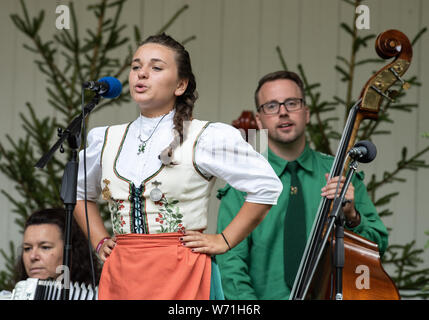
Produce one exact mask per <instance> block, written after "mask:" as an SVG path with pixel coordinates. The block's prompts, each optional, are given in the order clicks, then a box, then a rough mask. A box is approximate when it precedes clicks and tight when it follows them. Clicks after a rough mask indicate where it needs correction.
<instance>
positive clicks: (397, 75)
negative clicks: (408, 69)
mask: <svg viewBox="0 0 429 320" xmlns="http://www.w3.org/2000/svg"><path fill="white" fill-rule="evenodd" d="M389 70H390V72H392V73H393V75H394V76H395V77H396V79H398V80H399V81H401V83H402V89H404V90H408V89H409V88H410V87H411V85H410V84H409V83H408V82H406V81H405V80H404V79H402V78H401V76H400V75H399V74H398V73H397V72H396V70H395V69H394V68H389Z"/></svg>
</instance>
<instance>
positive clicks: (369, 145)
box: [354, 140, 377, 163]
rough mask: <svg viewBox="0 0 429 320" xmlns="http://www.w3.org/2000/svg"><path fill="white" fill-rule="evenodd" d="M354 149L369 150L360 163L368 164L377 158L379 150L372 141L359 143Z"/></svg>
mask: <svg viewBox="0 0 429 320" xmlns="http://www.w3.org/2000/svg"><path fill="white" fill-rule="evenodd" d="M354 147H364V148H365V149H366V150H367V152H366V154H365V155H364V156H363V157H361V158H360V159H359V162H362V163H368V162H371V161H372V160H374V159H375V157H376V156H377V148H376V147H375V145H374V144H373V143H372V142H371V141H368V140H362V141H359V142H357V143H356V144H355V145H354Z"/></svg>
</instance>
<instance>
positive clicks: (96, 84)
mask: <svg viewBox="0 0 429 320" xmlns="http://www.w3.org/2000/svg"><path fill="white" fill-rule="evenodd" d="M82 87H83V88H84V89H88V90H91V91H94V92H96V93H97V94H99V95H101V96H102V97H105V98H116V97H117V96H119V95H120V94H121V92H122V84H121V82H120V81H119V80H118V79H116V78H114V77H103V78H101V79H99V80H98V81H85V82H84V83H83V84H82Z"/></svg>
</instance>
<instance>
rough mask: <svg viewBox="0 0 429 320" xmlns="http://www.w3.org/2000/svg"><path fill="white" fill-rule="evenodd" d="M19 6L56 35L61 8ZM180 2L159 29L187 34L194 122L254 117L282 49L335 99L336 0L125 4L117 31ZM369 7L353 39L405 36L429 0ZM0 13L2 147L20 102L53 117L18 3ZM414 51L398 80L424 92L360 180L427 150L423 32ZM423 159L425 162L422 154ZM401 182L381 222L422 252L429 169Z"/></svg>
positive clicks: (428, 37) (359, 78)
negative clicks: (409, 80)
mask: <svg viewBox="0 0 429 320" xmlns="http://www.w3.org/2000/svg"><path fill="white" fill-rule="evenodd" d="M26 2H27V5H28V10H29V14H30V16H34V15H35V14H36V13H38V12H39V10H40V9H43V10H45V13H46V16H45V22H44V24H43V26H42V30H41V35H42V36H43V37H44V38H45V39H47V38H49V37H52V36H53V35H54V34H59V33H61V32H62V30H59V29H58V28H57V27H56V19H57V18H58V16H59V14H56V12H55V10H56V8H57V6H59V5H67V4H68V1H54V0H32V1H26ZM91 2H94V1H74V6H75V9H76V13H77V19H78V23H79V28H80V30H81V31H83V30H85V29H87V28H89V29H92V30H95V29H96V21H95V18H94V17H93V16H92V14H90V13H89V12H88V10H87V9H86V6H87V4H88V3H91ZM185 4H188V5H189V8H188V9H187V10H185V12H184V13H183V14H182V15H181V16H180V17H179V18H178V19H177V21H175V22H174V23H173V25H172V26H171V27H170V28H169V29H168V31H167V32H168V33H169V34H171V35H173V36H174V37H175V38H177V39H179V40H184V39H186V38H188V37H190V36H195V39H194V40H192V41H190V42H188V44H187V48H188V50H189V52H190V54H191V58H192V63H193V68H194V71H195V74H196V78H197V83H198V92H199V95H200V98H199V99H198V101H197V104H196V107H195V116H196V118H198V119H205V120H211V121H221V122H225V123H231V122H232V121H233V120H234V119H236V118H237V117H239V115H240V114H241V112H242V111H243V110H253V108H254V105H253V92H254V90H255V87H256V83H257V81H258V79H259V78H260V77H261V76H263V75H264V74H266V73H268V72H271V71H274V70H278V69H281V68H282V65H281V63H280V60H279V57H278V54H277V52H276V46H279V47H280V48H281V50H282V52H283V54H284V57H285V59H286V62H287V65H288V68H289V69H290V70H296V67H297V65H298V64H302V65H303V67H304V69H305V72H306V75H307V77H308V80H309V81H310V82H311V83H320V84H321V94H322V96H321V99H329V100H332V97H333V96H334V95H338V96H341V97H344V95H345V91H346V87H345V84H344V83H343V82H342V81H341V76H340V75H339V73H338V72H336V70H335V69H334V66H335V65H336V64H337V63H338V60H337V56H345V57H349V55H350V48H351V46H350V37H349V36H348V35H347V34H346V33H345V31H344V30H343V29H341V28H340V27H339V26H340V24H341V23H342V22H346V23H348V24H350V23H351V21H352V19H353V15H354V10H353V7H352V6H350V5H349V4H347V3H345V2H343V1H340V0H141V1H139V0H129V1H127V2H126V4H125V6H124V9H123V12H122V15H121V22H122V23H124V24H127V28H126V29H125V30H124V31H123V34H124V35H127V36H129V37H130V38H133V36H132V35H133V29H132V26H134V25H137V26H139V28H140V30H141V32H142V35H143V37H146V36H148V35H150V34H153V33H154V32H157V31H158V30H159V29H160V28H161V26H163V25H164V24H165V23H166V22H167V21H168V20H169V19H170V18H171V17H172V16H173V14H174V13H175V12H176V11H177V10H178V9H180V8H181V7H182V6H183V5H185ZM368 6H369V9H370V11H369V14H370V16H369V18H370V20H369V23H370V24H369V27H370V29H369V30H360V31H359V34H360V35H365V34H370V33H375V34H378V33H380V32H382V31H384V30H387V29H392V28H393V29H398V30H401V31H402V32H404V33H405V34H407V35H408V36H409V37H410V38H411V37H414V36H415V35H416V34H417V32H418V31H419V30H421V29H422V28H423V27H425V26H427V24H428V21H429V2H428V1H423V0H409V1H402V0H379V1H370V2H369V3H368ZM0 9H1V10H0V27H1V28H0V29H1V30H2V32H1V33H0V37H1V38H0V42H1V57H2V59H1V61H0V63H1V70H2V76H1V78H0V92H1V98H2V101H1V112H2V116H1V117H0V139H1V140H0V141H1V142H2V143H4V144H5V145H6V146H8V142H7V140H6V138H5V135H6V134H10V135H11V136H12V137H14V138H18V137H22V136H24V132H23V130H22V128H21V125H22V120H21V118H20V117H19V112H26V111H27V109H26V107H25V104H26V102H28V101H29V102H31V103H32V105H33V106H34V107H35V109H36V112H37V115H38V116H39V117H43V116H47V115H52V114H53V111H52V110H53V108H52V107H51V106H50V105H49V104H48V102H47V94H46V89H45V88H46V78H45V77H44V76H43V75H42V74H41V73H40V71H39V70H38V68H37V66H36V65H35V63H34V60H35V58H36V57H37V58H39V57H38V56H36V55H35V54H33V53H31V52H29V51H28V50H25V49H23V44H24V43H27V42H28V41H29V40H28V38H27V37H26V36H24V35H23V34H22V33H21V32H20V31H18V30H17V28H16V27H15V26H14V25H13V23H12V22H11V19H10V17H9V15H10V14H13V13H19V14H20V15H21V16H22V10H21V7H20V3H19V1H16V0H2V1H1V3H0ZM71 27H72V26H71ZM372 44H373V41H372V42H371V48H368V49H365V50H362V51H361V53H360V54H361V56H359V59H365V58H376V54H375V52H374V50H373V49H372ZM413 49H414V57H413V60H412V65H411V68H410V70H409V71H408V73H407V77H409V76H411V75H415V76H417V77H418V79H419V81H421V83H422V84H423V85H422V86H421V87H412V88H411V89H410V90H409V91H408V94H407V97H406V99H405V102H409V103H418V104H419V108H418V109H417V110H415V111H414V112H412V113H401V112H396V113H395V115H394V119H393V120H394V124H393V126H389V128H390V129H391V130H392V134H391V135H388V136H375V137H374V143H375V144H376V146H377V147H378V156H377V158H376V160H375V161H374V162H372V163H371V164H368V165H361V166H360V167H359V169H360V170H364V171H365V173H366V177H367V178H369V177H370V175H371V174H373V173H375V174H377V175H378V176H379V177H380V176H381V175H382V174H383V172H384V171H385V170H388V171H391V170H393V169H394V168H395V167H396V162H397V161H398V160H399V159H400V153H401V149H402V147H403V146H407V148H408V152H409V154H410V155H411V154H414V153H415V152H416V151H417V150H421V149H423V148H424V147H426V146H427V145H428V144H429V139H427V138H424V137H422V135H423V134H424V133H425V132H426V133H427V132H429V125H428V120H429V105H428V103H427V101H429V90H428V89H427V88H428V84H429V58H428V55H427V53H428V52H429V33H426V34H424V35H423V37H422V39H421V40H420V41H419V42H418V44H417V45H416V46H415V47H414V48H413ZM125 53H126V50H125V49H124V50H122V49H121V50H118V56H119V57H120V56H123V55H124V54H125ZM377 66H378V67H377ZM377 66H375V67H373V66H367V67H364V68H359V69H358V70H357V71H356V72H357V74H356V78H355V86H354V92H353V96H354V98H357V97H358V96H359V93H360V90H361V88H362V86H363V85H364V84H365V82H366V80H367V79H368V78H369V77H370V76H371V71H373V70H377V69H378V68H379V67H380V66H381V65H377ZM88 80H96V79H88ZM137 114H138V113H137V107H136V106H135V105H134V104H133V103H128V104H124V105H122V106H120V107H111V108H108V109H105V110H104V111H102V112H99V113H96V114H94V115H92V116H91V119H90V122H89V126H90V127H91V128H93V127H96V126H100V125H109V124H115V123H123V122H128V121H131V120H133V119H135V117H137ZM54 115H55V112H54ZM332 115H333V116H338V117H340V118H342V117H343V109H342V108H341V107H339V108H338V110H337V111H334V112H333V113H332ZM342 125H343V122H342V121H339V122H338V128H337V129H338V130H342ZM386 128H387V127H386ZM425 160H426V161H428V160H429V156H428V155H426V156H425ZM428 162H429V161H428ZM400 177H401V178H404V179H406V180H407V182H406V183H402V184H401V183H395V184H390V185H387V186H386V187H384V188H383V190H381V192H382V193H383V194H387V193H390V192H399V193H400V195H399V196H398V197H396V198H394V199H393V201H392V203H391V204H390V205H389V207H390V208H391V210H392V211H393V212H394V215H393V216H391V217H387V218H385V219H384V222H385V224H386V225H387V226H388V227H389V228H392V232H391V235H390V239H389V242H390V243H391V244H397V243H406V242H409V241H411V240H413V239H415V240H416V241H417V245H418V246H419V247H422V246H423V245H424V244H425V243H426V241H427V240H428V237H427V236H426V235H425V234H424V231H425V230H429V215H428V204H429V202H428V189H429V169H426V170H419V171H418V173H416V172H413V171H405V172H402V173H401V174H400ZM223 185H224V182H223V181H218V182H217V184H216V188H219V187H222V186H223ZM13 187H14V186H13V184H12V183H11V181H8V180H7V179H6V178H5V177H4V176H3V175H1V176H0V189H6V190H8V192H12V194H13V190H12V189H13ZM58 188H60V186H58ZM215 195H216V192H214V193H213V195H212V199H211V207H210V225H209V231H214V230H215V225H216V216H217V209H218V206H219V202H218V200H217V199H216V197H215ZM0 205H1V208H2V210H1V211H2V213H1V215H0V246H1V247H2V248H7V246H8V242H9V241H10V240H13V241H15V243H16V244H18V243H19V241H20V238H21V236H20V235H19V234H18V232H17V230H18V228H17V226H16V225H15V223H14V219H15V216H14V214H12V213H11V209H12V204H11V203H9V202H8V201H7V199H6V197H5V196H4V195H2V194H0ZM428 256H429V255H428V253H427V252H426V254H425V257H426V261H429V258H428ZM3 266H4V260H3V259H2V258H1V257H0V269H3Z"/></svg>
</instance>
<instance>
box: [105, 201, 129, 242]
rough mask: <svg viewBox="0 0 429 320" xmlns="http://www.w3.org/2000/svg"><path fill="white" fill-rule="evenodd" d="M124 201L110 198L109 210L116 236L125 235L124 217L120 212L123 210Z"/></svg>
mask: <svg viewBox="0 0 429 320" xmlns="http://www.w3.org/2000/svg"><path fill="white" fill-rule="evenodd" d="M123 203H124V200H115V199H113V198H111V201H109V208H110V212H111V215H112V224H113V230H114V232H115V233H116V234H124V233H126V231H125V229H124V225H125V224H126V222H125V220H124V217H123V216H122V215H121V210H123V209H124V208H125V206H124V204H123Z"/></svg>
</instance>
